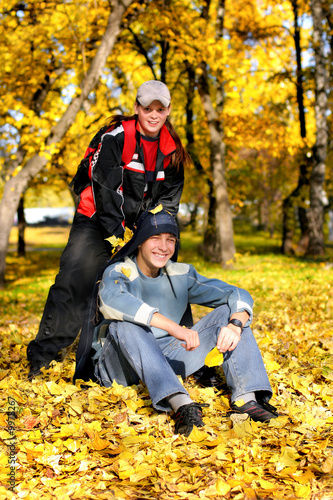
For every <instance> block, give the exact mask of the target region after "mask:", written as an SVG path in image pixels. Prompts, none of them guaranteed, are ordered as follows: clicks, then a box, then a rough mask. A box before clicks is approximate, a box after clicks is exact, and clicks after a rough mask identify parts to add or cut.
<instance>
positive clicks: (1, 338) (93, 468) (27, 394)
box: [0, 227, 333, 500]
mask: <svg viewBox="0 0 333 500" xmlns="http://www.w3.org/2000/svg"><path fill="white" fill-rule="evenodd" d="M67 235H68V228H59V227H56V228H28V229H27V243H28V252H27V256H26V258H22V257H21V258H18V257H17V256H16V253H15V251H12V252H10V253H9V255H8V259H7V263H8V264H7V266H8V267H7V285H6V288H5V290H3V291H1V293H0V308H1V311H2V313H1V317H0V349H1V357H0V451H1V454H0V500H1V499H7V498H12V499H14V498H15V499H16V498H27V499H29V500H30V499H34V498H36V499H37V498H40V499H51V498H56V497H57V498H61V499H62V500H66V499H79V498H80V499H89V498H98V499H114V498H115V499H131V500H132V499H136V500H140V499H147V500H148V499H161V500H162V499H163V500H178V499H189V500H197V499H222V498H228V499H229V498H230V499H235V500H236V499H237V500H247V499H267V500H268V499H278V500H282V499H296V498H301V499H302V498H304V499H311V500H329V499H330V500H332V499H333V479H332V475H333V358H332V351H333V248H332V247H329V248H328V256H327V257H326V258H324V259H319V260H309V259H300V258H297V257H286V256H282V255H281V254H280V253H279V246H280V241H279V239H278V238H269V237H268V236H267V235H265V234H263V233H258V232H251V231H247V232H244V231H243V230H242V231H238V234H236V238H235V239H236V246H237V251H238V253H237V255H236V261H235V264H234V266H233V268H230V269H222V268H221V267H220V266H219V265H218V264H212V263H209V262H208V261H206V260H205V259H204V258H203V256H202V255H201V254H200V252H199V251H198V247H199V245H200V242H201V238H200V237H199V236H197V235H195V234H194V233H190V232H185V233H183V235H182V245H181V251H180V260H182V261H184V262H191V263H192V264H194V265H195V267H196V268H197V269H198V271H199V272H200V273H201V274H205V275H208V276H210V277H216V278H220V279H222V280H224V281H227V282H230V283H232V284H235V285H238V286H240V287H242V288H245V289H247V290H249V291H250V293H251V294H252V296H253V297H254V299H255V317H254V322H253V325H252V327H253V331H254V334H255V336H256V338H257V341H258V344H259V346H260V349H261V351H262V354H263V358H264V361H265V364H266V368H267V371H268V374H269V378H270V381H271V384H272V387H273V392H274V395H273V399H272V403H273V404H274V405H275V406H276V407H277V408H278V411H279V413H280V417H279V418H277V419H275V420H273V421H271V422H270V423H269V424H260V423H259V424H258V423H254V422H250V421H248V420H246V421H237V419H231V418H230V413H229V409H230V408H229V393H228V389H227V387H226V386H225V384H224V383H223V374H222V373H221V372H219V374H220V375H221V377H222V383H221V387H220V389H219V390H216V389H213V388H202V387H200V386H198V385H197V384H196V383H195V381H194V380H193V378H192V377H190V378H189V379H188V380H185V381H184V385H185V386H186V388H187V389H188V390H189V392H190V394H191V396H192V397H193V398H194V399H195V400H197V401H201V402H205V403H209V405H210V406H209V408H205V409H204V422H205V427H204V428H202V429H200V430H199V429H195V431H193V432H192V434H191V435H190V437H189V438H185V437H183V436H178V435H174V434H173V420H172V418H170V416H168V415H167V414H165V413H158V412H156V411H154V410H153V408H152V407H151V404H150V403H151V402H150V399H149V395H148V393H147V391H146V389H145V387H144V386H142V385H139V386H133V387H129V388H123V387H122V386H118V385H117V384H114V386H113V387H112V388H102V387H99V386H98V385H96V384H93V383H91V384H90V385H89V387H88V388H87V387H82V386H81V384H80V383H77V384H76V385H73V384H72V376H73V372H74V366H75V345H74V346H72V347H71V348H68V349H67V351H66V352H65V353H64V360H63V361H62V362H58V363H54V366H53V368H52V369H51V370H49V371H47V372H45V373H44V375H43V376H40V377H37V378H35V379H34V380H32V381H28V380H27V374H28V366H27V360H26V346H27V344H28V342H29V341H30V340H31V339H33V338H34V337H35V335H36V333H37V329H38V324H39V320H40V316H41V314H42V310H43V305H44V302H45V300H46V296H47V292H48V289H49V287H50V285H51V284H52V283H53V279H54V276H55V274H56V272H57V270H58V265H59V257H60V253H61V248H62V247H63V245H64V244H65V242H66V239H67ZM15 240H16V234H15V229H14V230H13V233H12V239H11V241H12V250H14V246H13V245H14V244H15ZM204 313H205V309H204V308H199V307H194V308H193V314H194V319H199V318H200V317H201V315H202V314H204ZM10 465H11V466H12V468H11V469H10ZM10 481H11V482H10ZM11 485H13V486H14V485H15V487H14V488H13V491H11V490H10V489H9V488H8V487H9V486H11Z"/></svg>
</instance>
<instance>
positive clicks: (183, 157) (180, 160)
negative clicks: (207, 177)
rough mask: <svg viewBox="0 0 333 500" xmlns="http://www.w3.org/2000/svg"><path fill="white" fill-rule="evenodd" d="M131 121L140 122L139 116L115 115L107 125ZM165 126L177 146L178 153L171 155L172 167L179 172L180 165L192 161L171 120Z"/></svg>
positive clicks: (114, 125)
mask: <svg viewBox="0 0 333 500" xmlns="http://www.w3.org/2000/svg"><path fill="white" fill-rule="evenodd" d="M129 120H136V121H137V120H138V115H137V114H135V115H131V116H126V115H113V116H111V117H110V118H109V119H108V120H107V121H106V125H107V126H108V127H116V126H117V125H118V124H119V123H120V122H124V121H129ZM165 126H166V128H167V129H168V132H169V134H170V135H171V137H172V139H173V140H174V141H175V144H176V151H175V152H174V153H173V154H172V155H171V162H170V164H171V166H172V167H175V168H176V169H177V170H179V167H180V165H184V166H185V165H189V164H190V163H191V162H192V160H191V157H190V155H189V154H188V152H187V151H186V149H185V148H184V146H183V144H182V141H181V140H180V137H179V135H178V134H177V132H176V131H175V129H174V128H173V126H172V124H171V122H170V120H169V118H167V119H166V121H165Z"/></svg>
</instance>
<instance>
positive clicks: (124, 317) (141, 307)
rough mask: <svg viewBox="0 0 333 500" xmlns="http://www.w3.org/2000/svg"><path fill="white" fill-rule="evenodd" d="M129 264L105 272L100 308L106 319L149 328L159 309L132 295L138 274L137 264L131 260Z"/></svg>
mask: <svg viewBox="0 0 333 500" xmlns="http://www.w3.org/2000/svg"><path fill="white" fill-rule="evenodd" d="M128 262H129V263H126V262H125V263H124V262H118V263H116V264H113V265H111V266H109V267H108V268H107V269H106V270H105V271H104V274H103V278H102V281H101V283H100V286H99V302H100V306H99V307H100V310H101V313H102V314H103V316H104V318H105V319H113V320H118V321H129V322H131V323H136V324H139V325H145V326H149V325H150V321H151V319H152V316H153V314H154V312H157V311H158V309H156V308H154V307H151V306H149V305H148V304H146V303H145V302H143V300H142V299H141V298H140V296H136V295H133V294H132V293H131V289H132V288H133V281H135V280H137V279H138V272H137V269H136V266H135V264H134V263H133V262H132V261H130V260H129V261H128ZM136 289H137V290H139V287H138V286H136Z"/></svg>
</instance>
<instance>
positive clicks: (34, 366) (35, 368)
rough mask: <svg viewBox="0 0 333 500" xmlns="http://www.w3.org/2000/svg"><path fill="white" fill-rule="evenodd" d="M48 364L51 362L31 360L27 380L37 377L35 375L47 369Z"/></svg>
mask: <svg viewBox="0 0 333 500" xmlns="http://www.w3.org/2000/svg"><path fill="white" fill-rule="evenodd" d="M50 363H51V361H36V360H33V359H31V360H30V371H29V374H28V379H29V380H31V379H32V378H34V377H37V375H40V374H41V373H42V371H41V369H42V368H49V367H50Z"/></svg>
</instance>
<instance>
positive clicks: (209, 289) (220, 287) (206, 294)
mask: <svg viewBox="0 0 333 500" xmlns="http://www.w3.org/2000/svg"><path fill="white" fill-rule="evenodd" d="M188 296H189V302H190V303H191V304H199V305H203V306H207V307H214V308H215V307H218V306H221V305H223V304H227V305H228V306H229V308H230V315H232V314H234V313H236V312H242V311H246V312H247V313H248V314H249V316H250V317H249V319H248V321H247V322H246V323H245V326H249V324H250V323H251V321H252V319H253V299H252V297H251V295H250V294H249V292H247V291H246V290H244V289H242V288H238V287H237V286H234V285H229V284H228V283H225V282H224V281H221V280H218V279H214V278H206V277H205V276H202V275H200V274H199V273H197V271H196V270H195V269H194V267H193V266H192V265H191V266H189V272H188Z"/></svg>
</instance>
